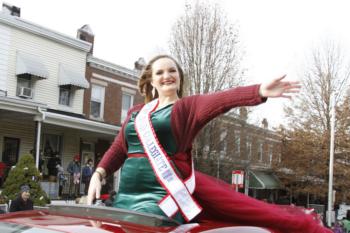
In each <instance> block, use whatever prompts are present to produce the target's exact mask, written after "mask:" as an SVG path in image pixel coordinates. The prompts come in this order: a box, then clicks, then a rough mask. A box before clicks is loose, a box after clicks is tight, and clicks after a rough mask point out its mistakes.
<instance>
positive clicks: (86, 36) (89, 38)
mask: <svg viewBox="0 0 350 233" xmlns="http://www.w3.org/2000/svg"><path fill="white" fill-rule="evenodd" d="M77 38H78V39H79V40H83V41H86V42H89V43H91V49H90V53H91V54H93V52H94V40H95V35H94V33H93V32H92V30H91V28H90V26H89V25H88V24H85V25H84V26H82V27H81V28H79V29H78V32H77Z"/></svg>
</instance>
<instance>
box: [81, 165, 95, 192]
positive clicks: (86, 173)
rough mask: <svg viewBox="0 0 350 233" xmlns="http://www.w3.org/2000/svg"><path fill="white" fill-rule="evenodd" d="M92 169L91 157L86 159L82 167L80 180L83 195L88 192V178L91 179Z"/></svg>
mask: <svg viewBox="0 0 350 233" xmlns="http://www.w3.org/2000/svg"><path fill="white" fill-rule="evenodd" d="M93 171H94V167H93V161H92V159H88V161H87V163H86V164H85V166H84V167H83V171H82V182H83V184H84V194H85V195H86V194H87V193H88V189H89V183H90V179H91V176H92V173H93Z"/></svg>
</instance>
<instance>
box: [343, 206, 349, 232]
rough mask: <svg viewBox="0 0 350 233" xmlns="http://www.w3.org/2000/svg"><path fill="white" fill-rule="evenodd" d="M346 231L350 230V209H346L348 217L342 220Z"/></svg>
mask: <svg viewBox="0 0 350 233" xmlns="http://www.w3.org/2000/svg"><path fill="white" fill-rule="evenodd" d="M342 225H343V228H344V230H345V232H346V233H349V232H350V210H348V211H346V218H345V219H344V220H343V221H342Z"/></svg>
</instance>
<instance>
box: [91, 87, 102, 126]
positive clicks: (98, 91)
mask: <svg viewBox="0 0 350 233" xmlns="http://www.w3.org/2000/svg"><path fill="white" fill-rule="evenodd" d="M104 99H105V87H103V86H99V85H96V84H92V85H91V101H90V116H91V117H93V118H99V119H102V118H103V110H104Z"/></svg>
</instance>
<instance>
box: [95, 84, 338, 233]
mask: <svg viewBox="0 0 350 233" xmlns="http://www.w3.org/2000/svg"><path fill="white" fill-rule="evenodd" d="M259 88H260V86H259V85H253V86H247V87H237V88H232V89H229V90H225V91H220V92H216V93H212V94H206V95H195V96H189V97H185V98H182V99H180V100H178V101H176V103H175V104H174V106H173V109H172V112H171V127H172V132H173V134H174V135H175V140H176V143H177V153H176V154H175V155H174V156H173V157H171V159H172V160H173V161H174V163H175V164H176V167H177V168H178V170H179V171H180V172H181V173H182V176H183V177H184V178H186V177H188V175H189V174H190V171H191V166H190V165H191V163H190V158H191V149H192V142H193V140H194V138H195V136H196V135H197V133H198V132H199V130H200V129H202V128H203V126H204V125H205V124H206V123H208V122H209V121H210V120H212V119H213V118H215V117H216V116H218V115H220V114H222V113H225V112H227V111H228V110H230V109H232V108H233V107H237V106H252V105H257V104H260V103H262V102H265V101H266V98H261V96H260V95H259ZM142 106H143V105H138V106H135V107H134V108H132V109H131V110H130V111H129V113H128V117H127V119H126V120H125V122H124V124H123V126H122V129H121V131H120V132H119V134H118V135H117V137H116V139H115V140H114V142H113V144H112V145H111V147H110V148H109V149H108V151H107V152H106V153H105V155H104V157H103V159H102V160H101V162H100V163H99V165H98V166H99V167H102V168H104V169H105V170H106V172H107V174H111V173H113V172H114V171H116V170H117V169H119V168H120V166H121V165H122V164H123V162H124V161H125V159H126V158H127V146H126V143H125V140H124V128H125V124H126V122H128V121H129V119H130V116H131V113H132V112H135V111H139V110H140V109H141V108H142ZM195 177H196V188H195V192H194V194H193V195H194V198H195V200H196V201H198V203H199V204H200V205H201V206H202V207H203V211H202V212H201V214H200V215H199V216H198V219H196V220H195V221H201V220H204V219H208V218H209V219H216V220H219V221H228V222H230V223H234V222H238V223H239V224H247V225H256V226H262V227H267V228H269V229H273V230H274V232H276V233H287V232H288V233H301V232H305V233H326V232H327V233H330V232H331V231H330V230H328V229H326V228H324V227H322V226H320V225H319V224H318V223H317V222H316V221H315V220H314V219H313V218H312V216H310V215H306V214H304V213H303V212H302V211H300V210H299V209H297V208H293V207H283V208H281V207H280V206H276V205H271V204H268V203H265V202H262V201H259V200H256V199H254V198H251V197H249V196H246V195H244V194H242V193H239V192H235V191H234V190H232V187H231V186H230V185H229V184H226V183H224V182H222V181H220V180H217V179H215V178H212V177H210V176H207V175H205V174H203V173H200V172H196V173H195Z"/></svg>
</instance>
